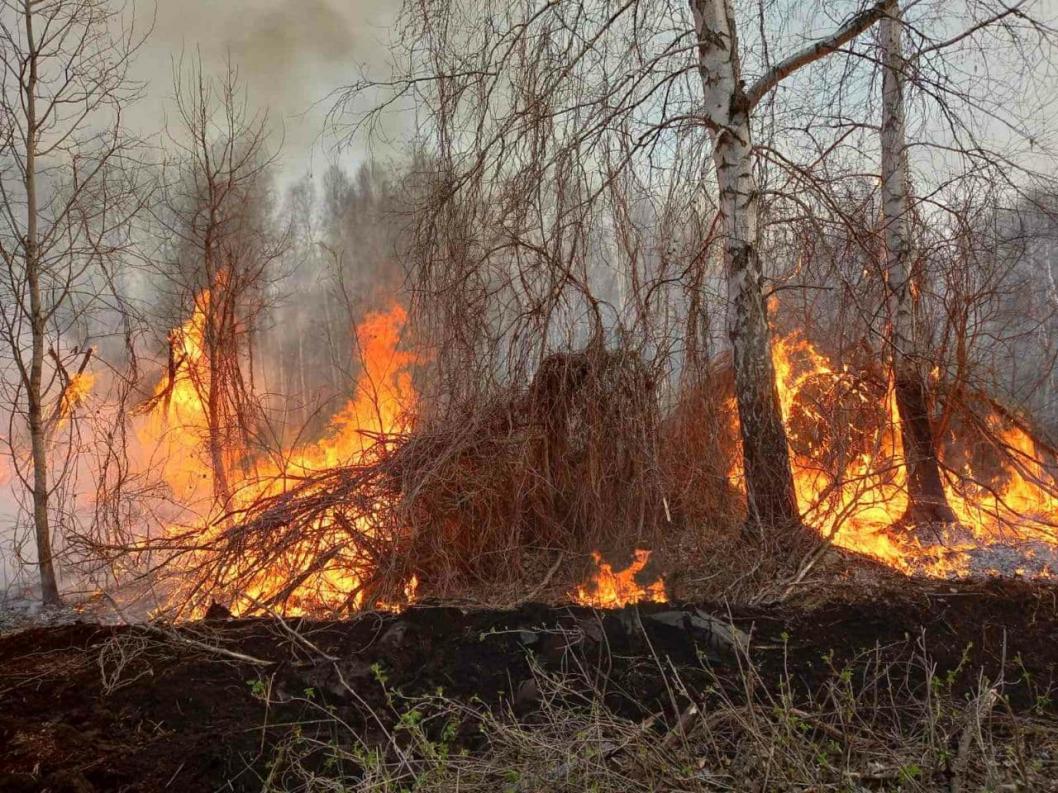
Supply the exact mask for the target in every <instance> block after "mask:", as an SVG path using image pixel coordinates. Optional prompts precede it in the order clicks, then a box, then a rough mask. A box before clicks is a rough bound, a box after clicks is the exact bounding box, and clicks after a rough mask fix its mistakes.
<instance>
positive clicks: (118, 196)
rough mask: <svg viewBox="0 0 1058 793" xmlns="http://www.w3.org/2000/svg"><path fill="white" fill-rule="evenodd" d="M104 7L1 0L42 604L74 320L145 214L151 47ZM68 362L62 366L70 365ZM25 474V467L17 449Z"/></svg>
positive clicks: (0, 235)
mask: <svg viewBox="0 0 1058 793" xmlns="http://www.w3.org/2000/svg"><path fill="white" fill-rule="evenodd" d="M142 40H143V39H142V37H140V35H139V34H138V31H137V28H136V26H135V24H134V20H133V19H132V18H131V17H129V16H127V15H126V14H125V9H124V8H123V7H122V6H121V5H119V4H116V3H113V2H109V1H108V0H5V1H4V2H3V4H2V5H0V65H2V69H3V75H2V79H3V87H2V96H0V102H2V104H0V124H2V129H0V157H2V162H3V170H2V172H0V198H2V200H3V212H2V221H0V222H2V224H3V225H2V228H0V257H2V259H3V262H4V283H3V290H4V291H3V294H2V295H0V322H2V325H0V333H2V335H3V339H4V342H5V343H6V346H7V347H8V348H9V350H10V354H11V357H12V360H13V362H14V369H15V371H16V373H17V388H16V390H15V394H14V398H13V403H14V404H13V408H14V410H13V412H14V414H15V415H17V417H18V420H19V422H20V423H22V424H24V430H25V432H26V434H28V438H29V446H30V453H29V455H28V456H29V459H30V460H31V466H30V467H31V470H30V471H23V470H22V469H21V466H20V471H19V476H20V478H21V480H22V482H23V483H24V484H25V486H26V487H27V489H28V490H30V491H31V493H32V500H33V510H32V512H33V525H34V528H35V534H36V545H37V560H38V564H39V566H40V576H41V585H42V589H43V597H44V601H45V603H48V604H55V603H58V602H59V600H60V597H59V586H58V581H57V577H56V571H55V562H54V557H55V553H54V548H53V536H52V534H53V526H52V521H51V510H52V508H53V505H52V504H50V503H49V499H50V497H51V495H52V494H53V493H54V492H55V488H56V487H57V486H58V482H57V481H55V477H54V476H53V474H55V473H56V472H55V471H53V470H52V469H51V467H50V464H49V448H48V445H49V444H48V433H49V427H48V423H49V419H48V416H49V411H50V410H51V408H50V407H49V405H50V403H53V402H55V403H58V402H61V400H62V398H63V397H62V393H64V392H65V389H66V388H67V385H68V383H69V380H68V379H65V378H64V377H63V373H64V372H65V371H66V367H67V366H68V365H69V362H70V355H71V351H70V350H69V349H68V346H67V340H66V339H65V338H64V337H63V336H64V334H63V322H64V321H65V320H66V319H68V316H69V313H70V312H77V311H83V310H85V309H86V305H87V304H89V303H90V302H91V300H90V296H89V293H90V290H89V289H86V281H87V280H88V279H89V277H90V275H91V272H92V270H93V268H95V267H97V266H99V265H101V264H103V263H106V262H108V261H110V260H113V259H114V258H115V257H116V256H117V254H118V253H119V252H120V251H121V250H122V249H123V247H124V246H125V244H126V243H127V238H126V231H127V228H128V225H129V223H130V221H131V218H132V216H133V215H134V213H135V211H136V209H137V208H138V202H137V200H135V190H134V187H135V186H134V185H133V184H132V173H133V171H134V169H132V168H130V165H131V162H130V157H129V152H130V143H129V141H128V140H127V139H126V137H125V135H124V134H123V128H122V124H121V116H122V110H123V108H124V107H125V106H127V105H128V103H130V102H131V101H133V100H134V99H135V98H136V97H137V95H138V93H139V86H138V85H137V84H136V83H134V82H132V81H131V80H130V79H129V76H128V69H129V63H130V60H131V58H132V56H133V54H134V53H135V51H136V49H137V48H138V46H139V44H140V43H141V42H142ZM64 362H66V365H64ZM13 457H14V459H15V460H16V462H17V463H21V461H22V460H23V459H24V456H23V454H22V453H21V452H20V451H18V450H15V451H14V454H13Z"/></svg>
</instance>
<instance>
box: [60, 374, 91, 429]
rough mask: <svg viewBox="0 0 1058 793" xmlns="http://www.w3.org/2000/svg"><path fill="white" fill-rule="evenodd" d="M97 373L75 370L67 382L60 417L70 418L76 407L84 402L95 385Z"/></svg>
mask: <svg viewBox="0 0 1058 793" xmlns="http://www.w3.org/2000/svg"><path fill="white" fill-rule="evenodd" d="M95 379H96V378H95V375H94V374H92V372H90V371H87V370H85V371H83V372H75V373H74V374H73V376H72V377H71V378H70V382H69V383H67V384H66V389H65V390H64V391H63V394H62V403H61V405H60V406H59V418H60V419H66V418H69V416H70V414H71V413H73V411H74V409H75V408H76V407H77V406H78V405H81V404H83V403H84V401H85V400H86V399H88V396H89V395H90V394H91V393H92V389H93V388H94V387H95Z"/></svg>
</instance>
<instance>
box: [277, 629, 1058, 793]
mask: <svg viewBox="0 0 1058 793" xmlns="http://www.w3.org/2000/svg"><path fill="white" fill-rule="evenodd" d="M886 655H887V654H886V653H885V652H884V651H883V650H882V649H877V650H875V651H874V652H872V653H871V654H869V655H867V656H864V657H862V658H860V659H857V661H856V663H854V664H850V665H848V666H843V667H841V668H834V667H831V669H830V675H829V677H828V678H827V679H826V682H825V683H824V684H823V685H822V686H821V687H819V688H818V689H817V690H814V691H810V692H806V691H803V690H801V687H800V686H799V685H798V683H797V682H796V679H795V677H794V676H793V675H791V674H786V675H785V676H783V677H782V678H781V679H780V680H779V681H778V682H775V681H772V682H771V683H768V682H766V681H765V679H764V677H763V676H762V673H761V672H760V671H759V670H758V668H757V667H756V666H755V665H754V663H753V662H752V659H751V657H750V655H749V653H748V651H747V650H746V649H745V648H742V649H741V651H740V652H739V657H738V672H737V674H734V675H731V674H729V673H724V674H721V673H716V674H713V673H710V674H709V676H708V678H707V679H708V680H709V681H710V682H709V683H708V684H707V685H705V686H704V687H701V686H699V687H697V688H692V687H690V686H688V685H685V683H684V677H683V676H681V674H680V673H679V671H677V670H675V669H671V668H664V669H661V671H662V673H663V674H664V677H665V683H666V686H667V690H668V692H669V697H670V705H669V707H667V708H665V710H664V711H662V712H659V713H657V714H654V715H652V716H649V717H647V718H632V717H629V716H628V715H627V714H624V713H622V712H621V708H620V706H619V705H615V704H614V699H613V696H612V692H611V694H610V695H604V694H603V692H602V691H600V690H599V689H598V688H597V687H596V685H595V684H593V682H592V679H593V678H592V677H591V676H589V675H585V674H583V673H579V672H576V671H574V672H570V673H568V674H564V675H549V674H546V673H544V672H542V671H540V670H539V669H538V670H536V673H535V674H536V676H535V682H536V686H537V688H538V690H539V700H538V705H537V707H536V708H535V709H534V712H533V713H532V715H530V716H521V717H518V716H516V715H515V714H514V712H513V711H512V710H510V709H499V710H490V709H488V708H486V707H484V706H483V705H482V704H480V703H475V702H469V703H468V702H459V701H454V700H452V699H449V698H446V697H444V696H443V695H441V694H438V695H437V696H435V697H429V698H422V699H415V700H407V699H404V698H401V697H400V696H399V694H397V693H396V692H392V694H391V696H390V698H389V702H390V710H389V712H387V713H382V714H372V716H371V718H370V719H369V720H368V721H369V723H370V724H371V725H372V729H371V730H370V731H369V732H370V733H371V735H370V736H365V735H362V734H358V733H357V732H355V731H354V730H352V729H350V728H349V727H348V725H344V724H342V723H339V722H337V721H333V720H332V722H331V730H330V732H329V733H327V734H328V735H329V737H327V738H320V737H309V733H308V730H306V731H305V732H302V731H300V730H295V731H294V732H293V733H292V735H291V737H289V738H288V739H287V740H286V741H285V742H283V743H282V744H281V745H280V746H279V747H278V749H277V751H276V753H275V755H274V758H273V761H272V763H271V764H270V766H269V767H270V771H269V775H268V778H267V779H264V780H262V786H263V789H264V790H266V791H280V790H283V791H303V792H305V793H308V792H309V791H353V790H356V791H372V793H374V791H380V792H381V791H385V792H386V793H390V792H391V791H392V793H397V792H398V791H402V792H403V791H420V792H422V793H431V792H432V791H437V792H438V793H440V791H455V790H458V791H464V792H465V793H474V792H475V791H480V792H481V793H496V792H497V791H503V793H530V792H536V791H568V792H569V793H574V792H576V793H580V792H581V791H598V793H627V792H629V791H702V793H705V792H706V791H709V792H712V791H761V792H762V793H763V791H850V792H859V791H904V792H907V793H910V792H911V791H922V792H923V793H925V792H926V791H937V790H945V791H950V792H951V793H966V792H967V791H986V790H987V791H1046V790H1058V782H1056V781H1055V779H1056V778H1058V777H1056V775H1058V728H1056V727H1055V724H1054V720H1053V718H1048V715H1053V714H1048V708H1051V707H1052V705H1051V702H1050V699H1049V692H1047V691H1037V692H1036V697H1037V700H1036V705H1035V706H1034V707H1030V708H1028V709H1024V708H1023V709H1022V710H1021V711H1015V709H1014V708H1012V706H1011V704H1010V702H1009V701H1008V696H1007V695H1008V692H1009V691H1010V689H1011V686H1010V684H1009V682H1008V681H1004V680H1002V679H1000V680H995V681H990V680H987V679H985V678H984V677H980V678H978V683H977V685H976V687H974V688H973V689H972V690H969V691H967V690H957V688H956V686H955V683H954V680H955V678H956V675H957V672H958V670H955V671H946V672H944V673H941V672H939V671H938V670H937V669H936V667H935V665H934V664H933V663H932V662H930V661H929V660H928V656H927V654H926V653H925V651H924V649H921V648H920V649H918V650H916V651H915V652H914V653H912V654H911V655H910V657H907V658H904V659H902V660H896V661H894V660H891V659H889V660H887V659H886ZM823 661H824V663H829V661H828V659H826V658H824V659H823ZM660 665H661V662H659V667H660ZM383 682H384V681H383ZM1017 684H1018V685H1020V686H1024V685H1025V684H1026V681H1025V680H1020V681H1017ZM350 693H353V692H352V691H351V689H350ZM1022 693H1024V692H1023V690H1022ZM321 717H322V718H323V719H324V720H326V719H327V718H328V717H327V714H326V712H325V711H321ZM315 726H316V725H314V727H315ZM313 735H315V736H319V735H320V732H319V731H318V730H315V729H314V730H313Z"/></svg>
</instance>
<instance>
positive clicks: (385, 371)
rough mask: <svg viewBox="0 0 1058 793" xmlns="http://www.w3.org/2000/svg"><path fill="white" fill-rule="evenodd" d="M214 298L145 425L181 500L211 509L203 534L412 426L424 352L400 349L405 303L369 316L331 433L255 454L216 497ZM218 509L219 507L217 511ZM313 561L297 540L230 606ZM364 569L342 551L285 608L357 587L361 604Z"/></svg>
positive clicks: (177, 349)
mask: <svg viewBox="0 0 1058 793" xmlns="http://www.w3.org/2000/svg"><path fill="white" fill-rule="evenodd" d="M209 300H210V295H209V293H208V292H203V293H202V294H200V295H199V296H198V298H197V299H196V301H195V310H194V312H193V314H192V316H191V317H190V318H189V319H188V320H187V322H185V323H184V325H183V326H182V327H181V328H179V329H178V330H176V331H174V332H173V333H172V334H171V344H172V348H173V357H174V360H175V362H176V366H175V371H174V372H171V376H170V377H169V378H168V380H167V381H165V382H162V383H160V384H159V386H158V388H157V389H156V392H155V395H154V398H153V400H152V401H151V403H150V405H151V409H150V411H149V412H148V415H147V416H146V421H145V422H144V423H143V425H142V427H141V428H140V438H141V441H143V442H144V445H145V447H147V448H153V449H156V450H157V454H158V456H159V457H160V462H161V471H162V476H163V478H164V479H165V481H166V482H167V483H168V484H169V486H170V488H171V490H172V491H173V494H174V496H175V497H176V498H177V499H178V501H179V502H180V503H182V504H185V505H191V506H194V505H198V506H199V507H202V506H205V509H204V510H202V512H203V513H204V514H205V515H206V517H205V518H200V519H199V521H200V530H201V537H202V539H203V540H208V539H209V537H210V535H211V534H212V533H216V532H219V531H221V530H222V529H223V527H224V518H223V514H224V513H229V512H238V511H241V510H243V509H246V508H248V507H250V506H251V505H253V504H254V503H256V502H257V501H259V500H260V499H262V498H264V497H267V496H273V495H277V494H280V493H282V492H284V491H285V490H286V489H288V488H289V487H290V486H291V485H293V484H295V483H296V482H299V481H301V480H302V479H303V478H304V477H305V476H307V475H311V474H312V473H314V472H319V471H323V470H325V469H328V468H333V467H335V466H339V465H355V464H358V463H363V462H366V461H367V460H368V459H369V458H370V455H371V454H373V453H375V452H377V451H378V450H379V449H380V448H385V447H386V446H387V445H388V444H391V443H392V442H393V439H394V437H396V436H397V435H400V434H402V433H404V432H405V431H406V430H407V429H408V426H409V419H408V416H409V411H410V410H411V409H412V408H413V407H414V405H415V401H416V394H415V389H414V387H413V385H412V381H411V373H410V371H409V367H410V366H412V365H413V364H414V363H415V362H416V360H417V359H416V356H415V355H413V354H411V353H408V352H403V351H401V350H399V349H398V346H399V342H400V334H401V330H402V328H403V326H404V323H405V321H406V319H407V317H406V313H405V311H404V309H403V308H402V307H401V306H399V305H394V306H392V307H391V308H390V309H389V310H388V311H386V312H381V313H375V314H371V315H369V316H368V317H367V318H366V319H365V320H364V321H363V322H362V323H361V324H360V325H359V326H358V327H357V339H358V343H359V347H360V352H361V359H362V364H363V370H362V373H361V375H360V378H359V380H358V382H357V385H356V390H355V394H354V396H353V398H352V399H351V400H350V401H349V402H348V403H347V404H346V405H345V406H343V407H342V408H341V409H340V410H339V411H338V413H337V414H336V415H335V416H334V417H333V418H332V419H331V422H330V429H329V431H328V433H327V434H326V436H325V437H324V438H322V439H321V440H320V441H318V442H316V443H313V444H308V445H305V446H301V447H298V448H294V449H290V450H284V452H283V453H282V454H281V455H279V456H278V459H279V460H281V462H277V461H276V460H275V459H272V458H269V459H255V460H254V461H253V466H252V472H250V473H245V466H244V467H243V469H244V473H243V475H242V476H241V477H240V478H238V479H237V480H236V481H234V482H231V483H230V485H231V489H232V494H231V497H232V503H231V504H227V505H218V504H215V503H212V500H211V496H212V488H211V485H212V477H213V470H212V468H211V466H210V463H209V460H208V455H207V454H206V452H205V438H206V437H207V436H208V432H209V425H208V416H207V406H206V405H205V404H204V402H203V398H202V394H203V393H204V389H203V388H202V384H203V382H204V380H205V378H206V377H208V374H207V371H206V370H207V368H208V361H207V360H206V352H205V349H204V345H203V332H204V328H205V322H206V312H207V311H208V310H209ZM235 451H236V452H237V453H239V454H243V453H244V450H235ZM236 468H238V467H236V466H233V469H236ZM218 510H219V512H220V513H222V514H220V515H218V514H217V512H218ZM360 528H363V529H366V527H360ZM183 530H186V526H181V525H177V524H174V525H173V526H172V527H171V531H174V532H176V531H183ZM317 540H318V537H317ZM313 558H314V556H313V553H312V549H309V548H301V547H298V546H297V545H295V547H293V548H290V549H288V550H287V551H285V552H284V554H283V555H282V558H281V559H280V560H279V561H278V562H277V563H275V564H273V565H271V566H269V565H264V564H262V565H261V570H260V571H259V572H257V573H256V574H255V575H254V577H253V581H252V582H251V583H250V585H249V586H247V587H244V589H243V591H241V592H239V593H234V594H233V597H234V598H235V601H234V602H233V603H232V604H231V610H232V611H233V612H234V613H238V612H239V611H240V610H245V609H246V608H248V607H251V606H253V605H257V604H259V603H260V602H262V601H264V600H266V599H267V598H268V596H269V594H270V593H275V592H276V591H278V590H280V589H282V588H283V586H285V585H286V583H287V582H288V581H289V579H290V575H289V571H290V570H294V571H298V570H299V569H300V568H301V566H303V565H304V564H305V560H306V559H308V560H311V559H313ZM365 572H366V570H364V569H363V567H361V566H358V563H356V562H355V561H351V560H350V559H348V558H346V557H342V556H340V555H338V556H336V557H335V558H334V559H333V560H332V561H331V562H330V563H328V564H327V565H325V566H323V567H322V569H320V570H318V571H316V572H314V573H313V574H312V575H310V576H308V577H307V578H305V580H303V581H302V582H301V583H300V584H299V585H298V586H297V588H296V589H295V590H294V591H293V592H291V593H289V596H288V597H287V598H286V605H285V607H284V611H285V613H287V614H291V615H296V614H300V613H305V612H307V611H311V610H315V609H326V608H328V607H329V606H338V605H343V604H347V603H348V602H349V600H350V595H351V593H355V595H354V596H353V604H354V605H355V606H356V607H359V606H362V605H363V603H362V600H363V596H362V593H359V591H358V590H359V588H360V583H361V581H362V579H363V576H364V573H365ZM417 587H418V581H417V580H415V579H413V580H411V581H409V582H408V583H407V584H406V586H405V597H406V600H407V601H408V602H411V601H413V600H414V599H415V597H416V589H417ZM383 605H385V604H383Z"/></svg>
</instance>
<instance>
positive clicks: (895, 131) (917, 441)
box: [879, 0, 955, 525]
mask: <svg viewBox="0 0 1058 793" xmlns="http://www.w3.org/2000/svg"><path fill="white" fill-rule="evenodd" d="M885 12H886V15H885V19H884V20H883V21H882V23H881V30H880V36H879V39H880V42H881V50H882V68H883V76H882V122H881V167H882V183H881V184H882V197H881V199H882V200H881V206H882V229H883V235H884V240H885V275H886V288H887V296H888V301H889V304H890V305H889V316H890V318H891V319H890V324H891V329H890V333H889V347H890V351H889V354H890V356H891V358H892V372H893V390H894V392H895V397H896V406H897V410H898V411H899V415H900V436H901V440H902V442H903V452H904V464H905V466H906V469H907V486H908V510H907V514H906V515H905V516H904V521H903V522H905V523H907V524H909V525H916V524H929V523H952V522H954V521H955V515H954V513H953V512H952V510H951V507H949V506H948V500H947V497H946V496H945V494H944V485H943V482H942V481H941V473H940V466H939V464H938V462H937V453H936V445H935V442H934V437H933V430H932V427H931V426H930V411H929V400H928V395H927V389H926V379H925V373H924V372H923V371H922V367H921V357H920V356H919V354H918V349H919V347H918V337H919V333H918V330H917V325H918V324H919V321H920V318H919V310H918V300H917V298H916V296H915V290H914V286H913V284H912V273H911V264H912V260H913V251H912V240H911V227H910V210H911V201H910V192H909V191H910V184H909V165H908V146H907V131H906V122H905V110H904V73H905V70H906V64H905V62H904V53H903V16H902V12H901V9H900V3H899V2H898V1H897V0H893V1H892V2H890V3H888V4H887V5H886V9H885Z"/></svg>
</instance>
